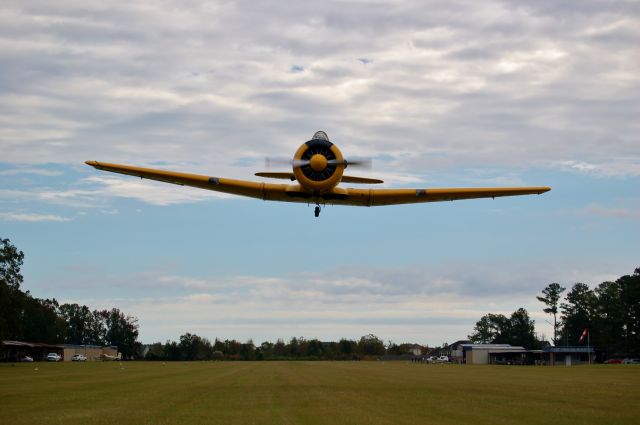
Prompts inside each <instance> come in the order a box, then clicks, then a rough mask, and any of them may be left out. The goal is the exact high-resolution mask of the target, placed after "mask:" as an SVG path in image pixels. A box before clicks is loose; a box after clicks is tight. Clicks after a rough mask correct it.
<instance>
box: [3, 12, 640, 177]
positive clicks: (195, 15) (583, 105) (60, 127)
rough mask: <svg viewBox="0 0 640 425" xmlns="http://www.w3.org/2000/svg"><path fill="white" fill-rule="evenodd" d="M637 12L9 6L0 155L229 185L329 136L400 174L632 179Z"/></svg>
mask: <svg viewBox="0 0 640 425" xmlns="http://www.w3.org/2000/svg"><path fill="white" fill-rule="evenodd" d="M425 10H428V11H429V13H424V11H425ZM462 10H463V11H464V13H461V11H462ZM265 16H269V19H264V17H265ZM637 16H638V11H637V8H635V7H634V6H632V5H631V4H626V3H619V4H610V3H601V2H588V4H586V5H585V2H580V4H579V5H578V4H577V3H576V4H572V3H569V4H567V5H566V6H557V5H552V4H550V3H548V2H543V3H541V4H535V5H525V6H523V5H522V4H520V3H510V2H502V1H495V2H488V3H487V2H484V3H483V4H482V5H480V4H478V3H476V2H470V1H461V2H455V3H450V2H442V1H431V2H427V3H424V2H417V1H416V2H401V3H394V4H383V3H375V2H374V3H366V4H365V3H361V2H357V1H356V2H340V4H339V6H336V5H335V4H333V3H327V4H315V3H314V4H295V5H294V4H291V3H289V2H285V3H282V2H275V1H268V2H264V3H262V4H261V5H259V6H256V5H255V4H253V3H250V2H245V1H239V2H234V3H219V4H215V5H206V4H202V3H198V2H188V3H187V4H185V5H183V7H181V8H180V10H171V11H168V10H166V8H165V7H164V6H162V5H161V4H159V3H156V2H154V1H143V2H138V3H136V4H135V5H120V6H119V7H116V8H105V7H104V6H103V5H102V4H101V3H99V2H97V1H89V2H87V3H86V5H85V6H84V7H83V9H82V11H80V10H78V9H77V8H76V7H75V6H74V5H73V3H65V2H62V3H58V4H56V7H55V8H52V7H51V6H50V5H47V4H46V3H43V2H36V3H33V2H32V3H28V4H26V3H24V2H9V4H7V5H6V6H5V9H4V13H3V16H2V17H1V18H0V28H2V29H1V30H0V35H1V36H2V40H3V41H2V42H0V57H1V58H2V59H3V63H5V64H7V66H6V67H3V70H2V71H0V100H1V101H2V102H1V104H2V105H3V106H2V114H0V128H1V129H2V130H0V145H1V146H2V150H3V157H4V158H5V161H8V162H12V163H27V164H33V163H42V162H55V163H71V162H74V163H79V162H80V161H83V160H85V159H88V158H96V159H101V158H106V159H108V160H113V161H121V162H129V163H139V162H148V161H175V162H176V163H178V162H182V163H187V162H193V161H198V162H199V165H198V166H199V167H203V168H207V169H216V170H221V171H224V172H227V171H229V173H231V174H230V175H231V176H232V177H234V175H233V174H238V173H239V172H238V171H237V170H234V169H233V167H230V166H229V164H231V163H232V162H233V161H234V160H236V159H237V158H243V157H247V156H258V157H264V156H267V155H273V154H274V153H276V154H281V153H289V152H293V151H294V150H295V148H296V147H297V145H298V144H299V143H301V142H303V141H304V140H306V139H307V138H308V136H309V135H310V134H312V133H313V131H315V130H317V129H320V128H324V129H326V130H327V131H328V132H329V134H330V135H332V137H334V138H335V140H336V142H337V143H339V144H340V146H341V147H343V146H344V149H343V151H344V152H345V154H346V155H347V156H349V155H353V154H354V153H356V154H360V153H361V151H365V152H364V154H366V155H378V154H387V155H389V156H391V157H392V158H394V159H395V161H396V167H397V171H398V172H399V173H405V172H406V173H412V172H413V173H415V172H416V170H424V169H429V170H442V169H445V170H448V169H452V168H454V167H466V166H469V165H470V164H483V165H486V166H487V167H490V168H494V169H495V168H502V169H511V168H517V169H522V168H528V167H534V166H549V167H554V168H556V167H557V168H566V167H567V165H566V164H564V165H563V164H562V161H563V160H564V159H565V158H571V161H575V163H574V164H573V165H570V166H569V167H568V168H569V169H571V170H578V171H584V170H585V169H584V168H583V167H580V164H599V163H600V162H601V161H602V158H607V159H608V160H607V162H606V163H602V165H603V166H597V167H596V168H594V169H591V170H590V171H591V172H602V173H608V172H609V171H610V170H616V172H617V173H619V174H621V175H627V174H632V175H638V167H639V165H638V164H639V163H640V161H639V158H640V152H639V149H640V148H639V147H638V146H639V144H638V139H637V134H638V128H637V124H635V122H636V121H637V120H636V117H637V116H638V113H639V112H640V111H639V110H638V102H637V95H636V93H637V91H638V87H639V85H640V77H639V75H640V72H638V63H637V61H635V60H634V58H635V55H634V53H635V50H636V47H637V41H638V40H639V39H640V35H639V32H638V26H637V25H636V24H637ZM282 28H287V30H286V31H282ZM292 64H293V65H292ZM302 64H304V65H302ZM363 65H366V66H363ZM299 71H304V72H299ZM24 111H29V114H25V113H24ZM434 152H437V153H438V154H437V155H435V156H434V155H433V153H434ZM408 153H409V154H410V155H407V154H408Z"/></svg>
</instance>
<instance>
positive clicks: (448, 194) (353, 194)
mask: <svg viewBox="0 0 640 425" xmlns="http://www.w3.org/2000/svg"><path fill="white" fill-rule="evenodd" d="M549 190H551V188H549V187H546V186H540V187H486V188H442V189H440V188H439V189H348V191H349V197H348V198H346V199H344V200H343V202H344V203H347V204H352V205H367V206H378V205H399V204H416V203H422V202H440V201H456V200H460V199H476V198H497V197H500V196H518V195H539V194H541V193H544V192H548V191H549ZM350 201H351V202H350ZM343 202H337V203H343Z"/></svg>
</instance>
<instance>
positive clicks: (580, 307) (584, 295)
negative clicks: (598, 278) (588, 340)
mask: <svg viewBox="0 0 640 425" xmlns="http://www.w3.org/2000/svg"><path fill="white" fill-rule="evenodd" d="M566 300H567V302H566V303H562V304H561V305H560V309H561V311H562V320H563V322H564V327H563V330H562V334H563V337H564V339H565V341H566V342H567V343H568V344H569V345H575V344H578V340H579V338H580V335H581V334H582V331H583V330H584V329H585V328H589V329H591V325H592V319H593V317H594V310H595V309H596V305H597V301H598V299H597V297H596V296H595V294H594V293H593V291H592V290H591V289H589V286H587V285H586V284H584V283H581V282H578V283H576V284H574V285H573V287H572V288H571V291H569V292H568V293H567V296H566Z"/></svg>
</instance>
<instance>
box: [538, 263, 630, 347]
mask: <svg viewBox="0 0 640 425" xmlns="http://www.w3.org/2000/svg"><path fill="white" fill-rule="evenodd" d="M565 291H566V288H565V287H563V286H561V285H560V284H559V283H556V282H554V283H551V284H549V285H548V286H547V287H546V288H544V289H543V290H542V296H539V297H537V299H538V300H539V301H540V302H542V303H544V304H545V306H546V308H545V309H544V312H545V313H548V314H551V315H552V316H553V319H554V338H553V340H554V344H555V345H578V344H585V343H586V338H584V337H583V338H582V341H580V340H581V337H582V335H583V333H584V332H585V329H586V330H587V333H588V340H589V344H590V345H592V346H594V347H597V348H598V349H599V350H601V351H602V352H603V353H604V355H605V356H607V357H614V356H640V267H639V268H636V269H635V270H634V272H633V274H631V275H624V276H621V277H619V278H618V279H616V280H615V281H606V282H602V283H600V284H599V285H598V286H596V287H595V288H594V289H591V288H589V286H588V285H586V284H584V283H582V282H578V283H575V284H574V285H573V286H572V287H571V289H570V290H569V291H568V292H566V295H564V297H563V296H562V295H563V294H564V293H565ZM558 316H559V317H558Z"/></svg>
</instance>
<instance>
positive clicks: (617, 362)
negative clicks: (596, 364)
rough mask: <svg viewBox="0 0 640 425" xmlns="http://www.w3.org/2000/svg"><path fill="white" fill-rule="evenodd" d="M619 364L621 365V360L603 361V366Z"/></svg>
mask: <svg viewBox="0 0 640 425" xmlns="http://www.w3.org/2000/svg"><path fill="white" fill-rule="evenodd" d="M621 363H622V359H609V360H605V361H604V364H621Z"/></svg>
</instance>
